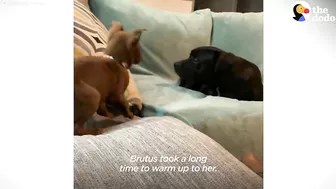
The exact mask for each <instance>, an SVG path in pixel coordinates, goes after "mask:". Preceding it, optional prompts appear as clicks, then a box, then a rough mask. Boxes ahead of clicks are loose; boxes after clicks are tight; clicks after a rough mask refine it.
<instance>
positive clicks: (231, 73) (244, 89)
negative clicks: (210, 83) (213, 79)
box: [215, 52, 263, 101]
mask: <svg viewBox="0 0 336 189" xmlns="http://www.w3.org/2000/svg"><path fill="white" fill-rule="evenodd" d="M215 72H216V75H217V82H218V89H219V93H220V96H224V97H228V98H235V99H238V100H247V101H263V84H262V76H261V72H260V70H259V68H258V67H257V66H256V65H255V64H253V63H251V62H249V61H247V60H245V59H243V58H241V57H239V56H235V55H234V54H232V53H226V52H223V53H222V54H221V55H220V56H219V58H218V61H217V64H216V68H215Z"/></svg>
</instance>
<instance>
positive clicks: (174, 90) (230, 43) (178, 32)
mask: <svg viewBox="0 0 336 189" xmlns="http://www.w3.org/2000/svg"><path fill="white" fill-rule="evenodd" d="M90 8H91V10H92V12H93V13H94V14H95V15H96V16H97V17H98V18H99V19H100V20H101V21H102V23H103V24H104V25H105V26H106V27H107V28H109V27H110V26H111V21H112V20H118V21H120V22H121V23H122V24H123V25H124V27H125V29H126V30H129V29H134V28H146V29H147V30H148V31H147V32H145V33H144V34H143V37H142V39H141V48H142V54H143V61H142V62H141V63H140V64H139V65H136V66H134V67H133V68H132V70H131V71H132V73H133V74H134V78H135V80H136V83H137V86H138V89H139V91H140V93H141V95H142V97H143V103H144V110H143V112H144V116H173V117H175V118H178V119H180V120H182V121H184V122H185V123H187V124H188V125H190V126H192V127H194V128H195V129H197V130H199V131H201V132H203V133H205V134H206V135H208V136H210V137H211V138H213V139H214V140H215V141H217V142H218V143H219V144H221V145H222V146H223V147H224V148H225V149H227V150H228V151H229V152H231V153H232V154H233V155H234V156H236V157H240V156H241V155H242V153H244V152H250V151H253V152H255V153H256V154H257V155H258V156H259V157H260V158H261V159H263V155H262V154H263V153H262V152H263V102H246V101H237V100H234V99H228V98H222V97H212V96H205V95H204V94H201V93H199V92H196V91H191V90H188V89H185V88H181V87H179V86H177V80H178V76H177V75H176V74H175V72H174V69H173V63H174V62H175V61H178V60H181V59H184V58H186V57H188V55H189V52H190V51H191V50H192V49H193V48H195V47H198V46H205V45H213V46H216V47H219V48H221V49H223V50H225V51H229V52H232V53H235V54H236V55H238V56H241V57H243V58H245V59H247V60H249V61H251V62H254V63H255V64H256V65H257V66H258V67H259V68H260V69H261V71H263V13H248V14H240V13H212V12H211V11H210V10H208V9H206V10H201V11H197V12H195V13H190V14H182V13H172V12H167V11H161V10H154V9H152V8H149V7H145V6H143V5H138V4H135V3H134V2H133V1H131V0H93V1H90Z"/></svg>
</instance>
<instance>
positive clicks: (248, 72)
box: [240, 68, 254, 81]
mask: <svg viewBox="0 0 336 189" xmlns="http://www.w3.org/2000/svg"><path fill="white" fill-rule="evenodd" d="M253 75H254V70H253V68H246V69H244V71H243V72H242V74H241V75H240V77H241V78H242V79H244V80H245V81H247V80H249V79H250V78H251V77H252V76H253Z"/></svg>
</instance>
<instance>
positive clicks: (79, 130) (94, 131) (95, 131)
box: [74, 124, 104, 136]
mask: <svg viewBox="0 0 336 189" xmlns="http://www.w3.org/2000/svg"><path fill="white" fill-rule="evenodd" d="M103 132H104V129H102V128H84V127H83V125H82V126H79V124H75V130H74V134H75V135H78V136H82V135H100V134H102V133H103Z"/></svg>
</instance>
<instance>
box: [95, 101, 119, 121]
mask: <svg viewBox="0 0 336 189" xmlns="http://www.w3.org/2000/svg"><path fill="white" fill-rule="evenodd" d="M97 113H98V114H99V115H101V116H105V117H109V118H111V119H113V118H114V117H115V116H114V115H113V114H112V113H111V112H109V111H108V110H107V108H106V104H105V102H104V101H101V102H100V103H99V107H98V111H97Z"/></svg>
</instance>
